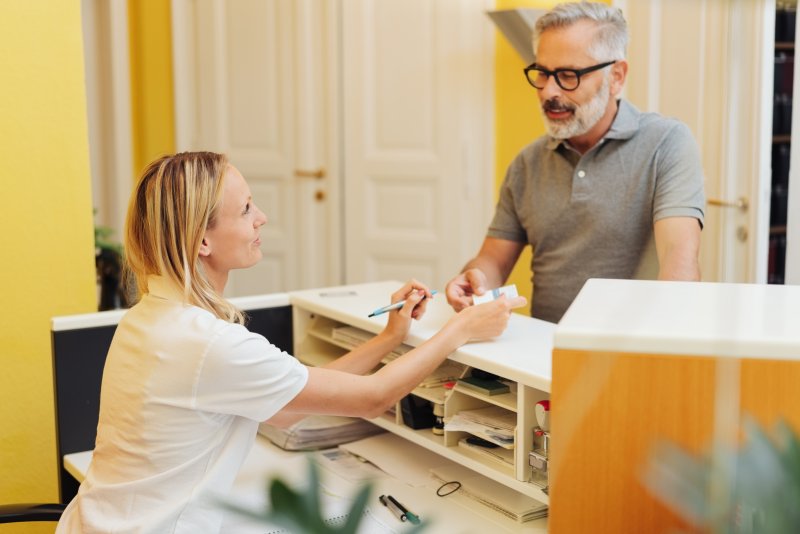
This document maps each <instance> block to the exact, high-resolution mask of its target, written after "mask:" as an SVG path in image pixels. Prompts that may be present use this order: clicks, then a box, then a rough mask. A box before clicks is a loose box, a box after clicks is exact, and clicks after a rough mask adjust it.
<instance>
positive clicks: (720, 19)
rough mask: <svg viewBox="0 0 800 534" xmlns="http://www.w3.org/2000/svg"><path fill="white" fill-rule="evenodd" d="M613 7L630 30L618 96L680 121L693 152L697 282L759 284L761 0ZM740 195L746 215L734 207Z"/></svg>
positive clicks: (766, 132) (764, 94)
mask: <svg viewBox="0 0 800 534" xmlns="http://www.w3.org/2000/svg"><path fill="white" fill-rule="evenodd" d="M615 3H616V4H618V5H619V6H620V7H621V8H622V9H623V11H624V13H625V16H626V19H627V20H628V24H629V26H630V32H631V42H630V45H629V58H630V71H629V74H628V83H627V89H626V92H627V95H628V97H629V98H630V100H631V101H632V102H633V103H634V104H635V105H636V106H637V107H639V108H640V109H642V110H643V111H657V112H659V113H661V114H663V115H667V116H673V117H676V118H678V119H680V120H682V121H683V122H685V123H686V124H687V125H688V126H689V128H690V129H691V130H692V133H693V134H694V136H695V139H696V140H697V142H698V145H699V147H700V151H701V156H702V163H703V170H704V173H705V178H706V197H707V199H708V200H710V201H711V202H709V204H707V206H706V211H705V219H706V224H705V228H704V229H703V236H702V246H701V252H700V259H701V271H702V277H703V280H706V281H719V282H764V281H766V259H767V237H768V224H767V223H768V217H769V207H768V205H769V204H768V202H769V169H770V152H769V148H770V147H769V145H768V142H767V141H768V140H769V139H770V131H771V130H770V129H771V121H772V115H771V111H770V109H769V106H771V104H772V100H771V98H768V95H769V94H770V87H771V80H772V60H771V57H770V56H771V49H767V47H766V44H765V43H768V42H770V41H771V33H770V25H771V24H773V23H774V22H773V20H772V19H771V18H770V17H769V15H768V14H769V12H770V0H670V1H668V2H667V1H661V0H649V1H634V0H629V1H624V2H615ZM772 5H773V7H774V3H773V4H772ZM677 28H680V31H676V29H677ZM765 188H766V189H765ZM740 198H744V199H746V201H747V207H746V208H740V207H736V204H737V201H738V200H739V199H740ZM714 201H721V203H722V204H723V205H720V203H714Z"/></svg>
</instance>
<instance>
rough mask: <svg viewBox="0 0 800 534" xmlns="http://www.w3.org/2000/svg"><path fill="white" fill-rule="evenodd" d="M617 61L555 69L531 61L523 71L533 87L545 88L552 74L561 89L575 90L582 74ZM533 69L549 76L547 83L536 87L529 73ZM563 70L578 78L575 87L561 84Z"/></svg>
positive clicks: (578, 85)
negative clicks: (583, 67)
mask: <svg viewBox="0 0 800 534" xmlns="http://www.w3.org/2000/svg"><path fill="white" fill-rule="evenodd" d="M616 62H617V60H616V59H615V60H612V61H606V62H605V63H598V64H597V65H592V66H591V67H586V68H585V69H555V70H547V69H543V68H542V67H540V66H539V65H537V64H536V63H531V64H530V65H528V66H527V67H525V68H524V69H523V72H524V73H525V79H526V80H528V83H529V84H531V87H533V88H534V89H544V88H545V86H546V85H547V80H549V79H550V76H554V77H555V79H556V84H558V86H559V87H560V88H561V89H563V90H564V91H574V90H575V89H577V88H578V87H580V85H581V76H583V75H584V74H589V73H590V72H594V71H596V70H600V69H604V68H606V67H608V66H609V65H613V64H614V63H616ZM532 70H535V71H536V72H539V73H542V74H544V75H545V76H547V78H545V81H544V83H545V85H543V86H541V87H536V85H535V84H534V83H533V81H532V80H531V77H530V76H529V75H528V73H529V72H530V71H532ZM562 72H569V73H572V74H574V75H575V78H576V80H577V82H576V83H575V87H573V88H571V89H568V88H566V87H564V86H563V85H562V84H561V78H560V77H559V74H560V73H562Z"/></svg>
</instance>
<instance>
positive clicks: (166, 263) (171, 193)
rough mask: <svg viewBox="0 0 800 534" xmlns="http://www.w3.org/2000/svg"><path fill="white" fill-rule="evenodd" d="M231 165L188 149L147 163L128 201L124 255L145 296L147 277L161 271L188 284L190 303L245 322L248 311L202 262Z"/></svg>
mask: <svg viewBox="0 0 800 534" xmlns="http://www.w3.org/2000/svg"><path fill="white" fill-rule="evenodd" d="M227 168H228V158H227V157H225V156H224V155H223V154H216V153H213V152H183V153H180V154H174V155H169V156H163V157H161V158H159V159H157V160H155V161H154V162H152V163H151V164H150V165H148V166H147V168H146V169H145V170H144V172H143V173H142V176H141V178H140V179H139V183H138V184H136V188H135V190H134V192H133V195H132V196H131V201H130V204H129V205H128V215H127V218H126V221H125V259H126V265H127V269H128V270H129V271H130V274H132V275H133V276H134V277H135V280H136V287H137V292H138V294H139V296H140V297H141V296H142V295H144V294H145V293H147V292H148V287H147V277H148V276H150V275H160V276H163V277H165V278H167V279H169V280H171V281H172V282H174V283H175V284H176V285H177V286H178V287H181V288H183V295H184V300H185V302H186V303H188V304H192V305H195V306H199V307H201V308H204V309H206V310H208V311H210V312H211V313H213V314H214V315H216V316H217V317H219V318H220V319H223V320H225V321H230V322H234V323H243V322H244V314H243V313H242V312H241V311H239V310H238V309H236V307H235V306H233V305H232V304H231V303H230V302H228V301H227V300H225V299H224V298H223V297H222V295H220V294H219V293H217V292H216V291H215V290H214V288H213V287H212V286H211V283H210V282H209V281H208V278H207V277H206V275H205V273H204V271H203V265H202V263H201V262H200V245H201V243H202V241H203V236H204V235H205V232H206V229H209V228H213V226H214V224H215V222H216V217H217V212H218V210H219V207H220V202H221V199H222V183H223V180H224V176H225V171H226V170H227Z"/></svg>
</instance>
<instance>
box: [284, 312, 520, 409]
mask: <svg viewBox="0 0 800 534" xmlns="http://www.w3.org/2000/svg"><path fill="white" fill-rule="evenodd" d="M525 304H526V300H525V298H523V297H516V298H514V299H506V298H505V297H501V298H499V299H497V300H494V301H492V302H488V303H486V304H481V305H479V306H471V307H469V308H466V309H465V310H463V311H462V312H460V313H459V314H458V315H456V316H455V317H453V318H452V319H450V321H448V322H447V324H446V325H445V326H444V327H443V328H442V329H441V330H440V331H439V332H437V333H436V334H435V335H434V336H433V337H432V338H431V339H429V340H428V341H426V342H425V343H423V344H422V345H420V346H419V347H417V348H415V349H413V350H411V351H409V352H408V353H406V354H404V355H403V356H401V357H399V358H397V359H396V360H394V361H392V362H390V363H389V364H387V365H386V366H384V367H382V368H381V369H380V370H379V371H377V372H376V373H374V374H371V375H368V376H361V375H357V374H351V373H348V372H341V371H340V370H337V369H330V368H320V367H312V368H309V370H308V371H309V373H308V382H307V383H306V386H305V388H303V390H302V391H301V392H300V393H299V394H298V395H297V396H296V397H295V398H294V399H292V401H291V402H289V404H287V405H286V407H285V408H284V409H283V410H282V411H281V414H279V415H280V417H277V416H276V418H273V420H275V421H278V420H279V419H282V418H284V417H288V416H289V414H332V415H349V416H357V417H366V418H373V417H377V416H378V415H380V414H382V413H383V412H385V411H386V410H387V409H389V408H390V407H391V406H393V405H394V404H395V403H396V402H398V401H399V400H400V399H401V398H403V397H404V396H405V395H407V394H408V393H409V392H410V391H411V390H412V389H414V388H415V387H416V386H417V385H418V384H419V383H420V382H421V381H422V380H423V379H424V378H425V377H426V376H428V375H429V374H430V373H432V372H433V370H434V369H436V368H437V367H438V366H439V365H440V364H441V363H442V362H443V361H444V360H445V359H446V358H447V356H448V355H449V354H450V353H452V352H453V351H455V350H456V349H457V348H458V347H460V346H461V345H463V344H464V343H466V342H467V341H469V340H475V339H486V338H491V337H495V336H497V335H499V334H500V333H502V332H503V330H505V327H506V325H507V323H508V318H509V316H510V314H511V309H512V308H516V307H519V306H524V305H525ZM273 420H270V423H272V422H273Z"/></svg>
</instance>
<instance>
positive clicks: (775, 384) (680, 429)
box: [549, 280, 800, 534]
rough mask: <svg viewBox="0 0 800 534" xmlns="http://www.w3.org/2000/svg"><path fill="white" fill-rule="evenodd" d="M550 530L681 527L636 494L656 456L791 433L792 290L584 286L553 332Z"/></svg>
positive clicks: (798, 297) (795, 316)
mask: <svg viewBox="0 0 800 534" xmlns="http://www.w3.org/2000/svg"><path fill="white" fill-rule="evenodd" d="M552 373H553V375H552V377H553V378H552V391H551V395H552V396H551V398H552V412H551V414H552V435H553V443H552V447H551V451H552V463H551V472H550V521H549V529H550V532H552V533H555V534H558V533H573V532H595V533H599V532H614V533H619V532H669V531H671V530H672V529H674V528H681V527H684V528H685V527H686V525H685V524H684V523H683V522H682V520H681V518H679V517H678V516H676V515H675V514H673V513H672V512H671V511H670V510H669V509H667V508H666V507H665V506H663V505H662V504H661V503H660V501H658V500H657V499H656V498H655V497H654V496H653V495H652V494H651V493H649V492H648V491H647V489H645V487H644V485H643V483H642V473H643V471H644V469H645V468H646V466H647V462H648V458H649V455H650V453H651V452H652V450H653V447H654V445H655V444H656V443H657V442H659V441H660V440H668V441H671V442H673V443H676V444H678V445H681V446H683V447H685V448H687V449H689V450H690V451H697V452H700V451H703V450H706V449H707V448H708V447H709V446H710V445H711V444H712V443H720V442H730V443H736V441H737V440H738V439H740V437H741V434H740V431H741V422H742V417H743V416H744V415H745V414H748V415H751V416H753V417H754V418H755V419H756V420H757V421H758V422H760V423H761V424H762V425H765V426H766V427H768V428H770V427H772V425H773V424H774V423H775V422H776V421H777V420H778V419H779V418H783V419H785V420H786V421H787V422H789V424H790V425H791V426H793V427H794V428H795V429H800V387H798V384H800V287H790V286H767V285H745V284H711V283H688V282H649V281H632V280H590V281H588V282H587V284H586V285H585V286H584V287H583V289H582V291H581V292H580V294H579V295H578V297H577V299H576V300H575V302H574V303H573V304H572V306H571V307H570V309H569V310H568V311H567V313H566V314H565V316H564V318H563V319H562V321H561V322H560V323H559V325H558V327H557V329H556V333H555V339H554V350H553V371H552Z"/></svg>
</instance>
